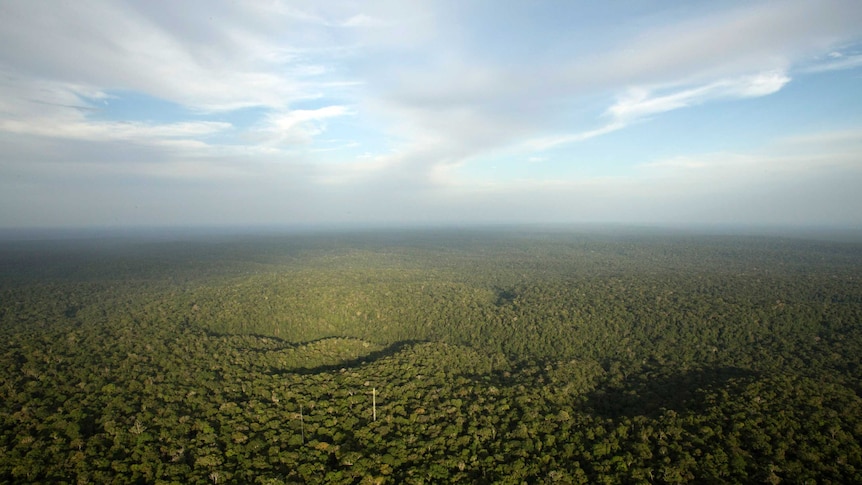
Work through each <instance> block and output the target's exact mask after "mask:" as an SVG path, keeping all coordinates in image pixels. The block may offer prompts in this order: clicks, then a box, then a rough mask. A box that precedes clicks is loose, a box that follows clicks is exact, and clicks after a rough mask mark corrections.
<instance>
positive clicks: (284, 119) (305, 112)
mask: <svg viewBox="0 0 862 485" xmlns="http://www.w3.org/2000/svg"><path fill="white" fill-rule="evenodd" d="M349 114H351V112H350V110H349V109H348V108H347V107H346V106H325V107H323V108H318V109H298V110H292V111H285V112H275V113H269V114H267V115H266V116H265V117H264V119H263V121H262V122H261V126H260V127H259V128H257V129H254V130H253V133H254V134H253V135H252V136H253V137H254V138H255V139H256V141H257V142H258V143H264V144H266V145H269V146H274V145H297V144H308V143H310V142H311V140H312V139H313V138H314V137H315V136H317V135H319V134H321V133H323V132H324V131H325V125H324V120H326V119H329V118H335V117H339V116H345V115H349Z"/></svg>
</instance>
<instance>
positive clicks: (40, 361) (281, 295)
mask: <svg viewBox="0 0 862 485" xmlns="http://www.w3.org/2000/svg"><path fill="white" fill-rule="evenodd" d="M0 339H2V345H0V482H2V483H68V484H83V483H177V484H185V483H202V484H203V483H210V484H212V483H215V484H218V483H261V484H287V483H334V484H371V483H392V484H400V483H409V484H420V483H428V484H431V483H455V482H457V483H488V484H490V483H512V484H520V483H530V484H532V483H548V484H557V483H558V484H568V483H609V484H610V483H686V482H692V483H812V484H813V483H817V484H821V483H862V445H860V443H862V398H860V391H862V368H860V356H862V242H858V241H855V242H854V241H829V240H824V239H813V238H805V237H778V236H770V237H767V236H754V235H748V236H732V235H720V234H711V235H707V234H697V233H694V232H685V231H660V230H634V229H625V228H612V229H605V230H601V229H595V230H578V229H563V228H556V229H554V228H544V229H542V228H497V229H434V230H432V229H411V230H401V231H395V230H377V231H370V230H369V231H361V230H352V231H336V230H330V231H317V232H311V231H307V232H294V233H275V232H273V233H269V234H264V233H262V234H234V235H213V234H210V235H188V236H176V235H175V236H172V237H165V238H149V239H148V238H137V237H128V236H124V237H120V236H117V237H109V236H99V237H91V238H77V239H69V238H67V239H63V240H50V239H40V240H6V241H2V242H0Z"/></svg>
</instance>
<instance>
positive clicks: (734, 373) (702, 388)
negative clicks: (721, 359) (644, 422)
mask: <svg viewBox="0 0 862 485" xmlns="http://www.w3.org/2000/svg"><path fill="white" fill-rule="evenodd" d="M757 375H758V374H757V373H755V372H752V371H750V370H746V369H740V368H736V367H717V368H705V369H697V370H691V371H687V372H682V373H675V374H670V375H666V374H665V375H657V376H655V375H653V374H652V373H650V372H645V373H642V374H640V375H638V376H631V377H629V378H628V379H627V380H625V381H624V382H622V383H618V384H616V383H615V384H611V385H608V386H604V387H600V388H598V389H596V390H594V391H593V392H591V393H589V394H587V396H586V402H585V407H586V410H587V411H589V412H591V413H593V414H596V415H598V416H601V417H604V418H619V417H634V416H647V417H651V418H656V417H658V416H660V415H661V414H662V413H663V412H664V411H665V410H673V411H676V412H678V413H683V412H689V411H702V410H703V409H704V408H705V407H706V406H707V405H708V403H707V402H706V398H707V396H708V395H709V394H710V393H711V391H716V390H718V389H721V388H727V387H728V386H730V387H731V388H736V387H738V385H739V384H740V383H737V381H740V380H742V381H748V380H751V379H752V378H756V377H757Z"/></svg>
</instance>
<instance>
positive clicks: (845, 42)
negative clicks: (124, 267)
mask: <svg viewBox="0 0 862 485" xmlns="http://www.w3.org/2000/svg"><path fill="white" fill-rule="evenodd" d="M345 223H348V224H375V225H381V224H382V225H398V224H411V225H423V224H499V223H620V224H638V225H667V224H670V225H678V224H699V225H703V224H707V225H709V224H717V225H727V224H741V225H770V226H776V225H780V226H842V227H852V228H859V227H862V2H859V1H858V0H810V1H808V0H801V1H800V0H782V1H764V2H757V1H736V2H735V1H722V2H714V1H690V2H663V1H645V0H620V1H614V2H592V1H574V0H573V1H529V2H514V1H502V2H500V1H481V0H479V1H463V0H459V1H451V2H450V1H428V2H425V1H421V0H417V1H409V2H404V1H399V0H393V1H379V2H375V1H371V2H355V1H338V0H332V1H307V2H306V1H279V0H265V1H264V0H261V1H242V2H236V1H227V0H197V1H196V0H184V1H182V2H177V1H173V0H146V1H145V0H140V1H116V0H110V1H98V0H81V1H60V0H51V1H48V0H4V1H2V2H0V227H7V228H11V227H25V228H26V227H130V226H220V225H225V226H227V225H244V226H257V225H267V226H271V225H297V224H299V225H315V224H345Z"/></svg>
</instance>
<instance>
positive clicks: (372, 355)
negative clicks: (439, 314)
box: [271, 337, 427, 375]
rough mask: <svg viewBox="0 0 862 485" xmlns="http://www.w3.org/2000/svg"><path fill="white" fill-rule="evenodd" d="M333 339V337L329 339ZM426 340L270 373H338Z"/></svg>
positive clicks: (405, 342) (304, 343)
mask: <svg viewBox="0 0 862 485" xmlns="http://www.w3.org/2000/svg"><path fill="white" fill-rule="evenodd" d="M329 338H333V337H329ZM321 340H326V339H318V340H314V341H310V342H303V343H301V344H299V345H306V344H309V343H314V342H319V341H321ZM425 342H427V340H401V341H399V342H395V343H394V344H392V345H389V346H388V347H384V348H382V349H380V350H376V351H374V352H369V353H368V354H366V355H363V356H360V357H356V358H354V359H347V360H343V361H341V362H338V363H336V364H326V365H318V366H314V367H294V368H292V369H279V368H272V369H271V372H272V373H273V374H276V375H280V374H300V375H310V374H322V373H328V372H334V371H340V370H341V369H351V368H354V367H359V366H361V365H364V364H369V363H371V362H374V361H376V360H380V359H385V358H386V357H391V356H393V355H395V354H397V353H398V352H401V351H402V350H404V349H405V348H407V347H410V346H412V345H418V344H421V343H425Z"/></svg>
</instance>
